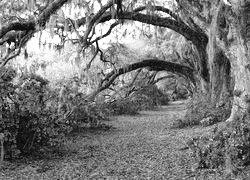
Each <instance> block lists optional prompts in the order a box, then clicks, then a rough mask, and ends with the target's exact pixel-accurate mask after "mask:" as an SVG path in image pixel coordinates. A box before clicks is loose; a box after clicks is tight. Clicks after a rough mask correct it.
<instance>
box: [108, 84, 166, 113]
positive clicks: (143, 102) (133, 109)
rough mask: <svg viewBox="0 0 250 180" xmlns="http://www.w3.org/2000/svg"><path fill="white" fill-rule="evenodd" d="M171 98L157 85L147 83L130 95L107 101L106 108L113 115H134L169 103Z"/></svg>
mask: <svg viewBox="0 0 250 180" xmlns="http://www.w3.org/2000/svg"><path fill="white" fill-rule="evenodd" d="M168 103H169V98H168V96H167V95H165V94H163V93H162V92H161V91H160V90H159V89H158V88H157V87H156V86H154V85H147V86H144V87H142V88H140V90H138V91H136V92H134V93H133V94H131V95H130V96H128V97H125V98H117V99H114V100H111V101H110V102H108V103H106V104H105V105H106V106H105V108H106V109H108V111H109V112H110V114H111V115H126V114H127V115H134V114H138V113H139V111H142V110H150V109H154V108H156V107H157V106H159V105H167V104H168Z"/></svg>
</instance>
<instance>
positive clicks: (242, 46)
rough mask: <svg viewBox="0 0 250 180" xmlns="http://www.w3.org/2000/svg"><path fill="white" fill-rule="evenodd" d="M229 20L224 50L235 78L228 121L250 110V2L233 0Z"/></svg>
mask: <svg viewBox="0 0 250 180" xmlns="http://www.w3.org/2000/svg"><path fill="white" fill-rule="evenodd" d="M227 20H228V21H229V22H230V23H229V25H230V27H229V29H230V32H229V33H228V36H227V41H226V42H225V41H224V43H225V45H224V47H225V48H224V51H225V55H226V56H227V58H228V59H229V60H230V63H231V67H232V73H233V76H234V78H235V86H234V97H233V107H232V109H231V115H230V117H229V118H228V120H227V121H233V120H237V119H239V118H242V116H243V115H245V114H249V110H250V109H249V108H250V59H249V55H250V50H249V48H250V32H249V27H250V2H246V1H243V0H237V1H236V0H233V1H232V7H231V11H230V12H229V13H228V14H227Z"/></svg>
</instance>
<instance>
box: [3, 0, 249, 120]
mask: <svg viewBox="0 0 250 180" xmlns="http://www.w3.org/2000/svg"><path fill="white" fill-rule="evenodd" d="M94 2H95V1H84V0H71V1H70V0H54V1H49V0H40V1H38V0H36V1H35V0H30V1H26V0H12V1H1V3H0V8H1V10H3V11H2V12H6V9H8V8H12V11H11V12H12V13H10V14H11V15H9V13H8V14H7V12H6V13H2V14H1V19H2V20H1V23H0V45H4V44H5V43H9V42H11V41H12V39H13V32H15V33H16V37H17V40H16V41H15V42H14V43H15V48H14V49H11V50H10V51H8V52H7V53H6V55H5V56H4V57H3V58H2V59H1V66H4V65H5V64H6V63H7V62H8V61H9V60H10V59H12V58H13V57H15V56H17V55H19V54H20V52H21V48H22V47H24V46H25V43H26V42H27V41H28V40H29V39H30V38H31V37H32V35H33V34H34V33H36V32H38V31H41V30H43V29H44V28H46V27H48V26H49V27H52V29H53V28H54V27H57V28H61V29H62V27H63V26H64V27H67V29H70V31H75V32H76V33H77V32H78V31H77V29H78V28H79V27H81V26H84V27H85V31H84V34H79V33H77V36H78V38H77V39H75V40H74V42H75V43H78V44H79V45H80V47H81V48H79V52H82V51H84V50H85V49H86V48H87V47H88V46H94V47H95V53H94V55H97V54H100V59H101V60H102V61H105V59H104V58H103V57H102V51H101V49H100V48H99V44H98V41H99V40H100V39H102V38H105V37H106V36H108V35H109V34H110V33H111V32H112V30H113V29H114V28H115V27H117V25H119V24H123V23H124V22H125V21H138V22H141V23H146V24H150V25H153V26H157V27H161V28H168V29H171V30H173V31H175V32H176V33H179V34H180V35H182V36H183V37H185V38H186V40H187V41H189V42H191V43H192V46H193V53H195V57H196V58H195V64H193V65H192V66H186V65H183V64H178V63H170V62H169V61H168V59H146V60H144V61H141V62H138V63H135V64H131V65H128V66H126V67H122V68H121V69H118V71H112V72H111V73H109V74H107V76H106V77H105V78H104V79H103V80H102V81H101V82H100V86H99V89H98V90H97V91H100V90H102V89H103V88H105V87H107V86H108V85H110V84H111V83H112V81H114V79H115V78H116V77H117V76H119V75H120V74H123V73H126V72H129V71H132V70H135V69H138V68H142V67H151V68H153V69H155V70H163V69H164V70H167V71H170V72H173V73H178V74H180V75H182V76H185V77H187V78H188V79H189V80H190V82H191V83H192V84H194V86H195V87H196V91H202V92H204V93H208V94H211V103H216V102H218V101H219V100H220V99H221V97H222V94H223V93H228V94H231V95H233V96H234V97H233V107H232V111H231V116H230V118H229V119H228V120H229V121H231V120H234V119H237V117H238V116H240V115H242V114H244V113H248V112H249V111H250V105H249V102H250V94H249V93H250V76H249V75H250V72H249V71H250V61H249V53H250V50H249V40H250V33H249V27H250V2H249V1H247V0H227V1H226V0H214V1H211V0H175V1H167V0H166V1H156V0H155V1H139V0H123V1H121V0H110V1H107V2H104V1H96V2H97V3H98V4H99V8H98V10H97V11H96V10H94V9H96V8H94V6H93V3H94ZM169 2H172V3H171V4H170V3H169ZM72 4H75V5H77V6H79V7H85V8H87V9H88V10H87V11H86V12H87V13H85V16H84V17H80V16H79V18H76V19H74V20H72V19H69V18H67V17H65V18H63V16H62V15H58V14H62V13H59V12H60V10H61V9H62V7H63V6H64V7H65V6H70V5H72ZM6 7H8V8H6ZM56 13H57V16H55V14H56ZM20 14H25V16H24V17H22V18H20ZM112 19H114V20H115V21H114V23H113V24H111V25H110V29H109V30H108V31H107V32H106V33H105V34H103V35H101V36H99V37H95V36H94V35H95V29H96V26H97V25H98V24H101V23H104V22H108V21H110V20H112ZM58 22H60V24H59V23H58ZM18 34H19V35H18ZM11 38H12V39H11Z"/></svg>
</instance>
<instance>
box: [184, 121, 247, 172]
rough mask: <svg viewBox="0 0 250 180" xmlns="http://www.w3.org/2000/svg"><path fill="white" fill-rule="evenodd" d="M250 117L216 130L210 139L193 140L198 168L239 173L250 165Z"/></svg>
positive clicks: (191, 145)
mask: <svg viewBox="0 0 250 180" xmlns="http://www.w3.org/2000/svg"><path fill="white" fill-rule="evenodd" d="M249 120H250V119H249V117H245V118H244V119H243V120H240V119H238V120H235V121H234V122H232V123H231V124H229V125H228V127H226V128H225V129H222V130H216V129H215V130H214V132H213V134H212V135H211V136H210V137H198V138H196V139H193V140H191V141H190V142H189V143H188V144H189V148H190V149H191V150H192V153H193V157H194V158H195V160H196V163H197V165H198V166H197V167H198V168H212V169H214V168H220V169H222V170H226V171H227V172H233V173H237V172H239V170H242V169H243V168H244V167H245V166H246V165H249V164H250V123H249Z"/></svg>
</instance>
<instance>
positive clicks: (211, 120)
mask: <svg viewBox="0 0 250 180" xmlns="http://www.w3.org/2000/svg"><path fill="white" fill-rule="evenodd" d="M231 105H232V97H230V96H229V95H228V94H224V95H223V96H222V98H221V99H220V101H217V102H214V103H212V100H211V95H210V94H203V93H196V94H194V95H193V97H192V99H191V100H190V101H189V103H188V105H187V113H186V116H185V118H184V119H183V121H182V123H183V124H181V126H182V127H185V126H194V125H199V124H201V125H203V126H208V125H212V124H215V123H218V122H221V121H223V120H226V119H227V118H228V117H229V116H230V109H231Z"/></svg>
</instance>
